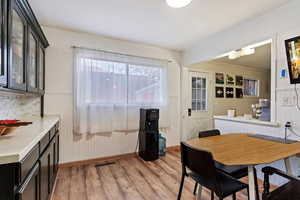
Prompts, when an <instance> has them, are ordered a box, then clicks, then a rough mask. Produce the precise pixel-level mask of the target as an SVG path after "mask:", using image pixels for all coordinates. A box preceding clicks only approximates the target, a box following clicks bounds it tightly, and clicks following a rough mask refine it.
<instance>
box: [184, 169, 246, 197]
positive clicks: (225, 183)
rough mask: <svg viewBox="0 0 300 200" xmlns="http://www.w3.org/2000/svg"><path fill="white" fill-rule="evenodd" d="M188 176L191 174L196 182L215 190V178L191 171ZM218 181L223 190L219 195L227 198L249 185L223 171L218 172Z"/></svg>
mask: <svg viewBox="0 0 300 200" xmlns="http://www.w3.org/2000/svg"><path fill="white" fill-rule="evenodd" d="M188 176H190V177H191V178H192V179H194V180H195V181H196V182H198V183H199V184H200V185H203V186H205V187H206V188H208V189H210V190H213V188H214V186H213V185H212V184H213V183H214V181H213V180H211V179H210V178H207V177H202V176H199V175H197V174H196V173H193V172H191V173H189V174H188ZM217 177H218V180H217V181H218V182H219V184H220V187H221V188H220V189H221V191H222V194H217V195H218V196H221V197H222V198H225V197H227V196H229V195H231V194H234V193H236V192H238V191H240V190H242V189H245V188H247V187H248V185H247V184H245V183H242V182H241V181H239V180H236V179H234V178H233V177H231V176H229V175H226V174H224V173H222V172H218V175H217Z"/></svg>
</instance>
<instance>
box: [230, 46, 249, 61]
mask: <svg viewBox="0 0 300 200" xmlns="http://www.w3.org/2000/svg"><path fill="white" fill-rule="evenodd" d="M254 53H255V49H254V48H243V49H241V50H237V51H232V52H230V53H229V55H228V58H229V59H230V60H233V59H237V58H239V57H242V56H248V55H252V54H254Z"/></svg>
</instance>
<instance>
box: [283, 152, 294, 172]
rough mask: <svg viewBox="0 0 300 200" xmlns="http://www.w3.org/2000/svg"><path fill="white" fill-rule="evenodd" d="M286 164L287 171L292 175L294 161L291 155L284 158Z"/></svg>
mask: <svg viewBox="0 0 300 200" xmlns="http://www.w3.org/2000/svg"><path fill="white" fill-rule="evenodd" d="M284 164H285V169H286V173H287V174H288V175H290V176H292V175H294V174H293V168H292V161H291V158H290V157H289V158H285V159H284Z"/></svg>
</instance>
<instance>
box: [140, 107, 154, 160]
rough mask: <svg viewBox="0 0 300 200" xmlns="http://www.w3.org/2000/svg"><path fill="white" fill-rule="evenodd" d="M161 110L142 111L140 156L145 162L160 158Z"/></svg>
mask: <svg viewBox="0 0 300 200" xmlns="http://www.w3.org/2000/svg"><path fill="white" fill-rule="evenodd" d="M158 120H159V109H140V129H139V156H140V157H141V158H143V159H144V160H145V161H153V160H156V159H158V158H159V131H158Z"/></svg>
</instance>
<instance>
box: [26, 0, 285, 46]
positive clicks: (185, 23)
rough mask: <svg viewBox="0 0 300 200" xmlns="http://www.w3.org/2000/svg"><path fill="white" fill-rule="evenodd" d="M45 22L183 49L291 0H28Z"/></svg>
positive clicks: (38, 16)
mask: <svg viewBox="0 0 300 200" xmlns="http://www.w3.org/2000/svg"><path fill="white" fill-rule="evenodd" d="M28 1H29V3H30V4H31V6H32V8H33V10H34V12H35V13H36V16H37V18H38V20H40V22H41V23H42V24H43V25H48V26H55V27H61V28H66V29H72V30H78V31H84V32H89V33H94V34H100V35H104V36H109V37H114V38H118V39H124V40H130V41H136V42H143V43H147V44H152V45H157V46H162V47H167V48H170V49H176V50H183V49H186V48H188V47H189V46H191V45H192V44H193V43H195V42H196V41H198V40H200V39H203V38H205V37H207V36H208V35H211V34H213V33H216V32H219V31H222V30H224V29H227V28H230V27H231V26H233V25H235V24H238V23H241V22H243V21H245V20H247V19H249V18H252V17H255V16H257V15H262V14H264V13H265V12H266V11H268V10H271V9H274V8H276V7H279V6H281V5H283V4H285V3H287V2H288V1H290V0H251V1H245V0H223V1H222V0H193V1H192V3H191V4H190V5H189V6H187V7H185V8H180V9H174V8H170V7H168V6H167V5H166V3H165V0H48V1H46V0H28Z"/></svg>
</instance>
